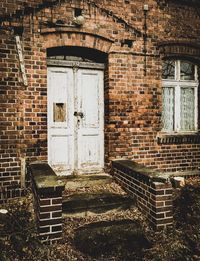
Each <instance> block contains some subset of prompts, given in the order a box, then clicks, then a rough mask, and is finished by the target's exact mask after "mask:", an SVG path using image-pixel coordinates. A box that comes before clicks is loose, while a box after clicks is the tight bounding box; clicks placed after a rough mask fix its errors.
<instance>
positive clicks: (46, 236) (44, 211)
mask: <svg viewBox="0 0 200 261" xmlns="http://www.w3.org/2000/svg"><path fill="white" fill-rule="evenodd" d="M52 192H53V193H51V191H50V190H49V193H43V191H42V190H40V192H39V193H38V194H37V195H35V197H36V206H35V207H36V213H37V214H36V217H37V225H38V234H39V239H40V240H41V241H42V242H46V241H48V242H50V243H52V242H53V241H58V240H60V239H61V238H62V188H61V187H57V188H56V191H52Z"/></svg>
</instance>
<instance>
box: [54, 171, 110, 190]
mask: <svg viewBox="0 0 200 261" xmlns="http://www.w3.org/2000/svg"><path fill="white" fill-rule="evenodd" d="M59 179H60V180H62V181H63V182H65V190H66V191H73V190H79V189H81V188H90V187H94V186H98V185H106V184H109V183H110V182H112V177H111V176H110V175H109V174H106V173H98V174H86V175H78V176H65V177H60V178H59Z"/></svg>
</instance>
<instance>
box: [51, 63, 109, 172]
mask: <svg viewBox="0 0 200 261" xmlns="http://www.w3.org/2000/svg"><path fill="white" fill-rule="evenodd" d="M51 67H58V68H59V67H68V68H72V69H73V70H76V69H79V68H80V69H94V70H100V71H102V72H103V75H104V69H105V65H104V64H103V63H95V62H83V61H74V60H72V61H70V60H59V59H49V58H47V68H51ZM103 78H104V77H103ZM47 97H48V93H47ZM102 102H103V103H104V83H103V100H102ZM47 104H48V110H47V111H48V115H49V98H48V102H47ZM102 114H103V115H102V117H103V137H102V138H103V141H102V142H103V152H102V153H103V162H102V169H101V170H100V171H103V170H104V167H105V156H104V155H105V141H104V136H105V135H104V119H105V112H104V104H103V112H102ZM47 131H48V141H47V146H48V162H49V161H50V144H49V141H50V131H49V120H48V122H47ZM74 160H75V159H74ZM76 171H77V169H74V171H73V172H72V174H77V172H76ZM79 172H80V174H81V173H85V172H86V173H87V172H88V171H87V170H86V171H84V170H83V171H80V170H79ZM79 172H78V174H79ZM94 172H95V173H96V172H97V171H96V170H94ZM90 173H92V171H90Z"/></svg>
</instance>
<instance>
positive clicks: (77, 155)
mask: <svg viewBox="0 0 200 261" xmlns="http://www.w3.org/2000/svg"><path fill="white" fill-rule="evenodd" d="M103 93H104V90H103V71H100V70H90V69H78V68H77V67H74V68H73V69H72V68H63V67H60V68H59V67H49V69H48V160H49V164H50V165H51V166H52V167H53V169H54V170H55V171H56V172H57V173H58V174H60V175H65V174H72V173H84V172H87V173H92V172H100V171H102V170H103V167H104V102H103V100H104V99H103ZM65 103H66V106H63V104H65ZM56 105H59V106H60V105H61V107H62V108H64V107H66V108H65V109H66V112H65V114H66V120H65V121H63V122H55V112H54V111H53V110H54V107H55V106H56ZM58 111H60V110H58ZM61 111H62V110H61ZM75 112H76V114H77V115H76V114H75V115H74V113H75ZM80 113H83V117H81V114H80ZM56 118H57V119H64V118H65V117H56Z"/></svg>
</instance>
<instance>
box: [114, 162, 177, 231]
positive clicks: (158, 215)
mask: <svg viewBox="0 0 200 261" xmlns="http://www.w3.org/2000/svg"><path fill="white" fill-rule="evenodd" d="M112 167H113V168H112V175H113V177H114V179H115V180H116V181H117V182H118V183H119V184H120V185H121V186H122V188H123V189H124V190H125V191H126V192H127V193H128V194H129V195H130V196H132V197H133V198H134V199H135V200H136V202H137V205H138V207H139V208H140V209H141V211H142V212H143V213H144V214H145V215H146V217H147V219H148V221H149V223H150V224H151V226H152V227H153V228H155V229H158V230H159V229H163V228H166V227H168V226H171V225H172V224H173V202H172V200H173V199H172V184H171V182H170V181H168V180H167V179H164V178H158V177H157V178H156V177H155V176H156V175H157V174H158V173H152V172H151V173H150V174H148V171H149V170H148V169H147V168H144V167H143V166H140V165H139V164H136V163H134V162H132V161H127V160H117V161H113V163H112Z"/></svg>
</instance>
